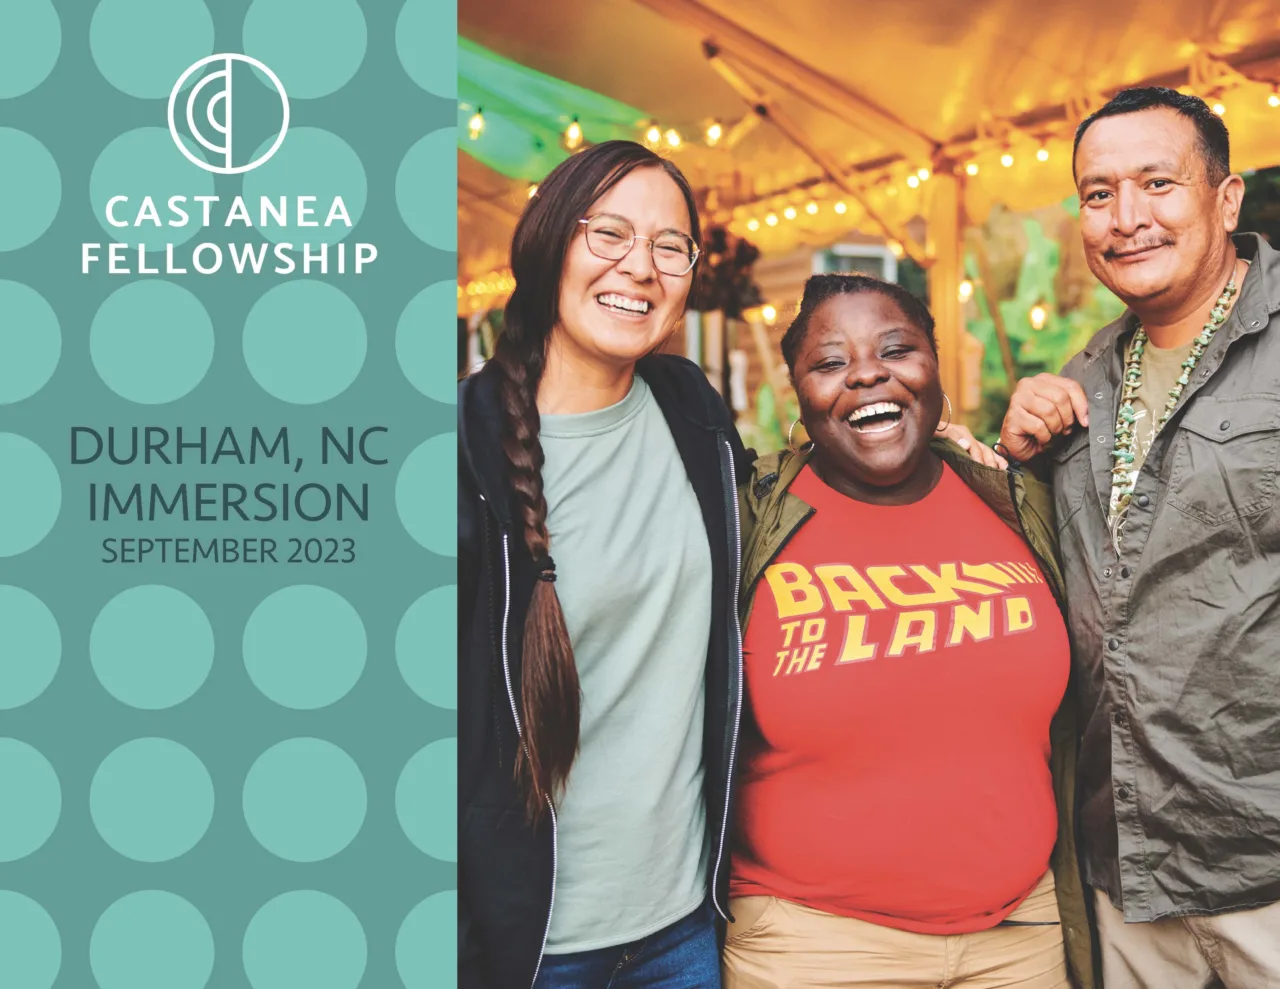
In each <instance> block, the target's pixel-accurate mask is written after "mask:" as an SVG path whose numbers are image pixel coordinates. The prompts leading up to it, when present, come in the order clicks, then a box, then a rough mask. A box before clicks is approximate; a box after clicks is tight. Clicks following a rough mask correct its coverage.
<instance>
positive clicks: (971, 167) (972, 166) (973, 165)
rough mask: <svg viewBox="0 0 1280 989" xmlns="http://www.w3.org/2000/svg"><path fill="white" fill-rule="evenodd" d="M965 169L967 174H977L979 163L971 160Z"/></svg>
mask: <svg viewBox="0 0 1280 989" xmlns="http://www.w3.org/2000/svg"><path fill="white" fill-rule="evenodd" d="M964 171H965V174H966V175H977V174H978V163H977V162H976V161H971V162H969V164H967V165H965V166H964Z"/></svg>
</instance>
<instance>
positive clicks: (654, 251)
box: [578, 213, 698, 278]
mask: <svg viewBox="0 0 1280 989" xmlns="http://www.w3.org/2000/svg"><path fill="white" fill-rule="evenodd" d="M578 222H579V223H581V224H582V225H583V226H584V227H586V228H587V249H588V250H589V251H590V252H591V253H592V254H594V255H595V256H596V257H598V258H603V259H604V260H606V261H621V260H622V259H623V258H625V257H626V256H627V255H628V254H630V253H631V248H632V247H633V246H634V245H635V242H636V241H637V240H647V241H648V242H649V253H650V255H652V257H653V266H654V267H655V268H657V269H658V270H659V271H660V272H662V273H663V274H664V275H672V276H674V277H677V278H678V277H680V276H681V275H687V274H689V272H690V271H692V270H693V266H694V264H695V263H696V262H697V260H698V245H697V244H695V243H694V242H693V238H692V237H690V236H689V235H688V234H682V233H680V231H678V230H664V231H662V233H660V234H658V236H656V237H642V236H640V234H638V233H636V228H635V227H633V226H632V225H631V221H630V220H628V219H627V218H626V217H625V216H614V215H613V214H612V213H597V214H596V215H595V216H589V217H587V218H586V219H585V220H579V221H578Z"/></svg>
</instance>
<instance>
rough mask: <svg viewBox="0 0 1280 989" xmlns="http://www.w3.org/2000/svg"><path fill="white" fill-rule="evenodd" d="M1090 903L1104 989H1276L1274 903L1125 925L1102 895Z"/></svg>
mask: <svg viewBox="0 0 1280 989" xmlns="http://www.w3.org/2000/svg"><path fill="white" fill-rule="evenodd" d="M1095 902H1096V904H1097V908H1098V909H1097V912H1098V939H1099V941H1101V943H1102V978H1103V982H1105V983H1106V986H1107V989H1205V987H1207V986H1226V989H1264V987H1269V986H1280V903H1273V904H1271V905H1270V906H1266V907H1259V908H1257V909H1255V910H1236V911H1233V912H1232V913H1223V914H1218V915H1217V916H1214V917H1166V918H1165V919H1163V920H1153V921H1151V922H1149V923H1145V924H1126V923H1125V922H1124V915H1123V914H1122V913H1121V912H1120V911H1119V910H1117V909H1116V908H1115V907H1113V906H1112V905H1111V901H1110V900H1109V899H1108V898H1107V895H1106V894H1105V893H1101V892H1097V893H1095Z"/></svg>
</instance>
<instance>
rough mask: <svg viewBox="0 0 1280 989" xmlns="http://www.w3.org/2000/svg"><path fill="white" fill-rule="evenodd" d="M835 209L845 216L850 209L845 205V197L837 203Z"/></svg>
mask: <svg viewBox="0 0 1280 989" xmlns="http://www.w3.org/2000/svg"><path fill="white" fill-rule="evenodd" d="M835 209H836V212H837V213H839V214H840V215H841V216H844V215H845V213H847V212H848V211H849V207H848V206H846V205H845V202H844V200H843V199H842V200H840V202H838V203H836V207H835Z"/></svg>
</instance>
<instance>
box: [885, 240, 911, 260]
mask: <svg viewBox="0 0 1280 989" xmlns="http://www.w3.org/2000/svg"><path fill="white" fill-rule="evenodd" d="M889 253H890V254H892V255H893V256H894V257H895V258H898V259H899V260H901V259H902V256H903V255H904V254H906V253H907V252H906V251H905V250H904V249H903V247H902V245H901V244H899V243H898V242H897V241H896V240H891V241H889Z"/></svg>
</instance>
